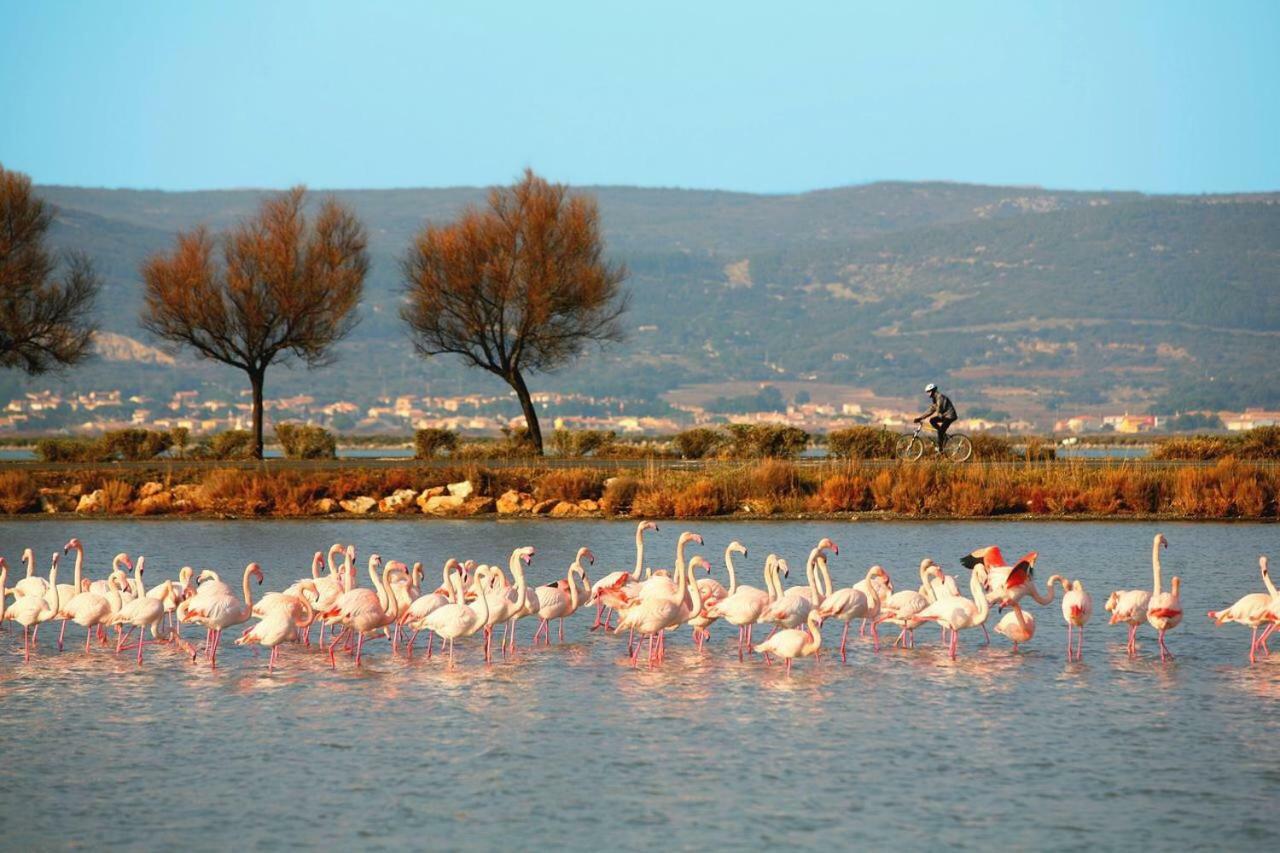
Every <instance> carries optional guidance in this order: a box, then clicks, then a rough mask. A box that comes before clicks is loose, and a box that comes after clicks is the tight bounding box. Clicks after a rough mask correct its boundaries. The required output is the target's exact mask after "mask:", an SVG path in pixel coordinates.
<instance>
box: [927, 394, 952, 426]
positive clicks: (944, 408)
mask: <svg viewBox="0 0 1280 853" xmlns="http://www.w3.org/2000/svg"><path fill="white" fill-rule="evenodd" d="M934 415H937V416H938V417H940V418H946V419H947V420H949V421H954V420H959V418H960V416H959V415H957V414H956V407H955V404H954V403H952V402H951V398H950V397H948V396H947V395H946V394H943V393H942V392H941V391H939V392H938V396H937V399H935V400H934V401H933V405H932V406H930V407H929V411H927V412H925V414H924V417H926V418H931V417H933V416H934Z"/></svg>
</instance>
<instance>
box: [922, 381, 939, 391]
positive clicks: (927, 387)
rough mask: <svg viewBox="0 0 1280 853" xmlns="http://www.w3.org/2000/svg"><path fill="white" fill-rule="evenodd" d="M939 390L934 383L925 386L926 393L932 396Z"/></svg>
mask: <svg viewBox="0 0 1280 853" xmlns="http://www.w3.org/2000/svg"><path fill="white" fill-rule="evenodd" d="M937 390H938V386H937V385H934V384H933V383H932V382H930V383H929V384H928V385H926V386H924V393H926V394H932V393H933V392H934V391H937Z"/></svg>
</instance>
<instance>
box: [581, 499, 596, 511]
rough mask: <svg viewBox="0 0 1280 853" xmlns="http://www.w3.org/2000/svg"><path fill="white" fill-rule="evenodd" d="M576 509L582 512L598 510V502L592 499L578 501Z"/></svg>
mask: <svg viewBox="0 0 1280 853" xmlns="http://www.w3.org/2000/svg"><path fill="white" fill-rule="evenodd" d="M578 509H580V510H582V511H583V512H599V511H600V504H598V503H596V502H595V501H593V500H585V501H578Z"/></svg>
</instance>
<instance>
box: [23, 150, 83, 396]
mask: <svg viewBox="0 0 1280 853" xmlns="http://www.w3.org/2000/svg"><path fill="white" fill-rule="evenodd" d="M54 213H55V210H54V208H53V207H52V206H50V205H48V204H46V203H45V201H44V200H43V199H41V198H40V197H39V196H37V195H35V194H34V193H33V192H32V191H31V179H30V178H29V177H27V176H26V175H24V174H22V173H21V172H10V171H6V170H5V168H4V166H0V366H4V367H17V368H21V369H22V370H24V371H26V372H27V373H29V374H32V375H35V374H39V373H45V372H48V371H50V370H59V369H61V368H64V367H69V366H71V365H74V364H79V363H80V362H82V361H84V360H85V359H86V358H88V357H89V355H90V354H91V347H92V344H93V333H94V332H95V331H96V326H95V324H94V323H93V321H92V319H91V318H90V314H91V312H92V311H93V303H94V300H95V299H96V298H97V295H98V290H99V288H100V286H101V281H100V279H99V278H98V276H97V274H96V273H95V272H94V270H93V264H92V263H91V262H90V261H89V258H88V257H87V256H85V255H83V254H80V253H74V252H73V253H68V254H67V255H66V271H65V272H64V273H63V275H62V276H61V277H60V278H57V277H55V271H56V270H57V267H58V262H57V258H56V257H55V256H54V255H53V254H52V253H51V252H50V251H49V250H48V248H46V246H45V237H46V235H47V234H48V231H49V226H50V225H52V224H53V217H54Z"/></svg>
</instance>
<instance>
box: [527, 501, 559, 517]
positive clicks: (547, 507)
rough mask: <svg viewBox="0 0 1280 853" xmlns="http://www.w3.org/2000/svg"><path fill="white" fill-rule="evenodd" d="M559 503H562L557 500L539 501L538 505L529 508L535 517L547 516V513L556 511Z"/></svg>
mask: <svg viewBox="0 0 1280 853" xmlns="http://www.w3.org/2000/svg"><path fill="white" fill-rule="evenodd" d="M558 503H560V501H558V500H556V499H555V498H551V499H550V500H545V501H538V502H537V503H536V504H534V505H533V506H531V507H529V511H530V512H532V513H533V514H534V515H546V514H547V513H549V512H551V510H553V509H555V506H556V504H558Z"/></svg>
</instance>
